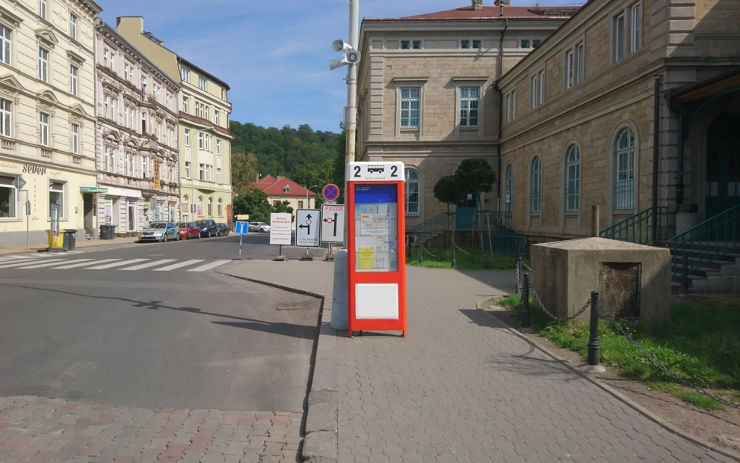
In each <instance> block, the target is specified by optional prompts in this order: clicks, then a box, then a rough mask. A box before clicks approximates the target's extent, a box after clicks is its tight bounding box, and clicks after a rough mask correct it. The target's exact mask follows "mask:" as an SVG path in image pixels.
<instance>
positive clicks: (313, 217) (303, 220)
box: [295, 209, 321, 248]
mask: <svg viewBox="0 0 740 463" xmlns="http://www.w3.org/2000/svg"><path fill="white" fill-rule="evenodd" d="M320 222H321V215H320V211H319V210H318V209H298V210H297V211H296V213H295V223H296V226H295V245H296V246H297V247H300V248H317V247H319V246H321V239H320V234H319V230H320V228H321V223H320Z"/></svg>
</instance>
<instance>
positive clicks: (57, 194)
mask: <svg viewBox="0 0 740 463" xmlns="http://www.w3.org/2000/svg"><path fill="white" fill-rule="evenodd" d="M52 204H56V205H57V206H59V218H60V219H64V218H66V217H67V209H66V208H65V207H64V182H51V183H49V217H50V218H51V205H52Z"/></svg>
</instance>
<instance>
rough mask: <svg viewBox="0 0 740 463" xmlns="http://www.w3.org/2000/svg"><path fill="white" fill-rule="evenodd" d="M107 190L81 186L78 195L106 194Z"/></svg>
mask: <svg viewBox="0 0 740 463" xmlns="http://www.w3.org/2000/svg"><path fill="white" fill-rule="evenodd" d="M107 192H108V189H107V188H102V187H99V186H81V187H80V193H107Z"/></svg>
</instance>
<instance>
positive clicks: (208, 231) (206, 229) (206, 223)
mask: <svg viewBox="0 0 740 463" xmlns="http://www.w3.org/2000/svg"><path fill="white" fill-rule="evenodd" d="M195 223H196V224H198V228H200V237H201V238H203V237H206V238H210V237H212V236H218V230H216V222H214V221H213V219H205V220H198V221H197V222H195Z"/></svg>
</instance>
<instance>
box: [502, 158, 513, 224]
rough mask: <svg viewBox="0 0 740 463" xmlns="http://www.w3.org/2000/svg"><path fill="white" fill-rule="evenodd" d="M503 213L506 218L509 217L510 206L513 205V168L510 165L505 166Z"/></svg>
mask: <svg viewBox="0 0 740 463" xmlns="http://www.w3.org/2000/svg"><path fill="white" fill-rule="evenodd" d="M504 188H505V189H506V191H504V201H505V211H506V215H507V216H511V209H512V207H511V206H512V204H513V203H514V168H513V167H511V164H509V165H508V166H506V184H505V185H504Z"/></svg>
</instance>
